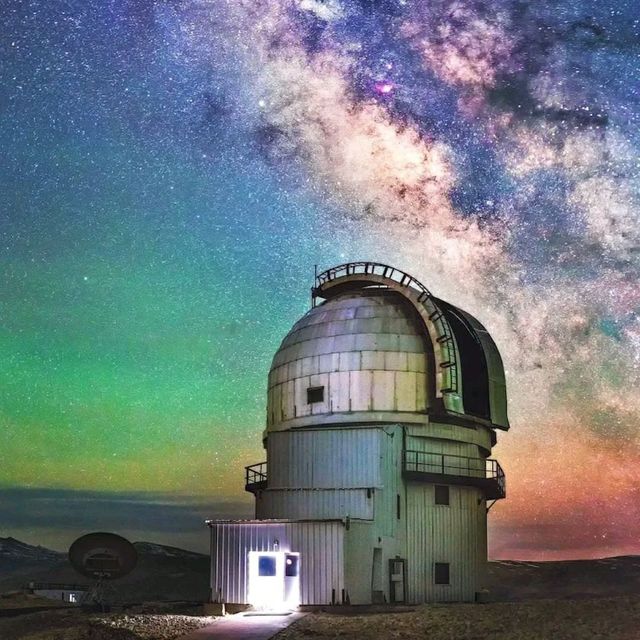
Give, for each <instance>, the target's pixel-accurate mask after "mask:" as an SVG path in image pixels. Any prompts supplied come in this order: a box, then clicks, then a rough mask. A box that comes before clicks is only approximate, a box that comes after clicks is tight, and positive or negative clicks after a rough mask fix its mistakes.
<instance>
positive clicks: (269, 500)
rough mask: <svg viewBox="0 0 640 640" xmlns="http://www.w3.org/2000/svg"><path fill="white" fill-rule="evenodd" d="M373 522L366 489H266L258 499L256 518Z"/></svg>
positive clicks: (370, 501) (370, 500)
mask: <svg viewBox="0 0 640 640" xmlns="http://www.w3.org/2000/svg"><path fill="white" fill-rule="evenodd" d="M347 516H348V517H351V518H359V519H361V520H372V519H373V493H372V492H371V491H370V490H367V489H267V490H265V491H262V492H261V493H260V496H259V497H258V498H257V500H256V518H291V519H295V520H298V519H302V520H304V519H306V518H309V519H334V518H346V517H347Z"/></svg>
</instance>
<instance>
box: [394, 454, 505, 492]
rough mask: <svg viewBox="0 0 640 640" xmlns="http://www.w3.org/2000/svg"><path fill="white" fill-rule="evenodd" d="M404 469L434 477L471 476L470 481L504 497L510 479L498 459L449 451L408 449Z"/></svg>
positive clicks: (461, 477)
mask: <svg viewBox="0 0 640 640" xmlns="http://www.w3.org/2000/svg"><path fill="white" fill-rule="evenodd" d="M403 471H404V472H408V473H410V474H416V475H419V474H425V475H427V474H428V475H430V476H450V477H451V478H456V479H457V483H458V484H463V483H465V482H461V479H462V480H464V479H465V478H466V479H468V484H472V485H477V486H483V487H488V488H490V489H492V493H495V494H496V495H498V496H500V497H505V495H506V478H505V475H504V471H503V470H502V467H501V466H500V464H499V463H498V461H497V460H493V459H489V458H470V457H466V456H457V455H450V454H446V453H431V452H427V451H413V450H407V451H404V452H403Z"/></svg>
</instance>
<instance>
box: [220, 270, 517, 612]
mask: <svg viewBox="0 0 640 640" xmlns="http://www.w3.org/2000/svg"><path fill="white" fill-rule="evenodd" d="M312 301H313V302H312V308H311V309H310V310H309V311H308V312H307V313H306V314H305V315H304V316H303V317H302V318H301V319H300V320H299V321H298V322H296V324H295V325H294V326H293V328H292V329H291V331H290V332H289V333H288V334H287V336H286V337H285V338H284V340H283V341H282V344H281V345H280V348H279V349H278V351H277V352H276V354H275V356H274V358H273V363H272V365H271V370H270V372H269V383H268V399H267V424H266V430H265V431H264V433H263V436H262V440H263V444H264V448H265V450H266V462H260V463H258V464H254V465H251V466H249V467H247V468H246V478H245V480H246V487H245V488H246V490H247V491H250V492H251V493H253V494H254V496H255V518H256V519H255V520H244V521H208V523H207V524H208V525H209V527H210V531H211V591H212V598H213V600H214V601H215V602H224V603H234V604H238V605H246V604H252V605H257V606H279V605H282V604H283V603H285V604H290V605H297V604H341V603H351V604H369V603H381V602H388V603H400V602H403V603H404V602H406V603H421V602H439V601H473V600H475V599H476V598H477V594H478V592H480V591H481V590H482V589H483V588H484V587H485V571H486V564H487V512H488V509H489V507H490V506H491V505H492V504H493V503H494V501H496V500H499V499H501V498H504V497H505V477H504V473H503V471H502V469H501V467H500V465H499V464H498V462H497V461H496V460H492V459H490V457H489V456H490V455H491V448H492V447H493V445H495V444H496V430H498V429H500V430H503V431H506V430H507V429H508V428H509V422H508V419H507V401H506V387H505V377H504V369H503V366H502V360H501V358H500V354H499V353H498V349H497V348H496V345H495V343H494V342H493V340H492V339H491V336H490V335H489V334H488V333H487V331H486V329H485V328H484V327H483V326H482V324H481V323H480V322H478V320H476V319H475V318H474V317H473V316H471V315H470V314H469V313H467V312H466V311H462V310H461V309H458V308H457V307H454V306H453V305H451V304H449V303H447V302H444V301H443V300H440V299H438V298H436V297H435V296H433V295H432V294H431V293H430V292H429V291H428V290H427V289H426V288H425V287H424V286H423V285H422V284H420V283H419V282H418V281H417V280H416V279H415V278H413V277H412V276H410V275H409V274H406V273H403V272H402V271H399V270H398V269H394V268H392V267H389V266H386V265H382V264H377V263H372V262H356V263H349V264H343V265H340V266H337V267H334V268H332V269H329V270H327V271H325V272H323V273H321V274H320V275H318V276H317V278H316V281H315V284H314V287H313V289H312Z"/></svg>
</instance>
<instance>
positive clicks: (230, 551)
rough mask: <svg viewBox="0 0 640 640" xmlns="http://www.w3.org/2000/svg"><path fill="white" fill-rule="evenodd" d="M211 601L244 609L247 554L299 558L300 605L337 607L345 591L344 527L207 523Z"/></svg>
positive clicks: (339, 524)
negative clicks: (287, 554) (295, 554)
mask: <svg viewBox="0 0 640 640" xmlns="http://www.w3.org/2000/svg"><path fill="white" fill-rule="evenodd" d="M210 528H211V590H212V595H213V598H214V599H216V600H219V599H222V601H224V602H230V603H238V604H248V603H247V587H248V570H249V567H248V561H247V558H248V555H247V554H248V552H249V551H272V550H273V548H274V540H277V541H278V547H279V550H280V551H297V552H299V553H300V591H301V593H300V595H301V604H330V603H331V601H332V597H335V598H336V599H337V601H338V602H339V601H340V597H341V593H342V589H343V588H344V525H343V523H341V522H322V521H318V522H279V523H269V522H261V523H256V522H246V523H211V524H210Z"/></svg>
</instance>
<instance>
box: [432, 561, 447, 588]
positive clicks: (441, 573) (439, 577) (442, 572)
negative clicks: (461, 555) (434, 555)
mask: <svg viewBox="0 0 640 640" xmlns="http://www.w3.org/2000/svg"><path fill="white" fill-rule="evenodd" d="M435 583H436V584H449V563H448V562H436V563H435Z"/></svg>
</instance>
